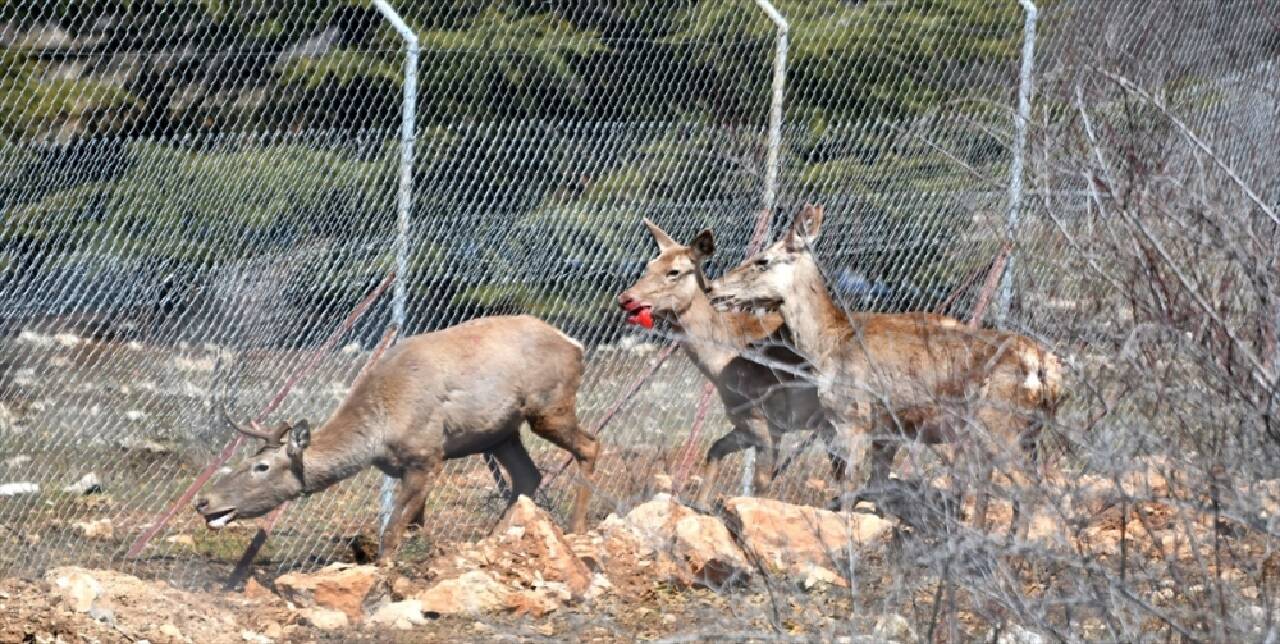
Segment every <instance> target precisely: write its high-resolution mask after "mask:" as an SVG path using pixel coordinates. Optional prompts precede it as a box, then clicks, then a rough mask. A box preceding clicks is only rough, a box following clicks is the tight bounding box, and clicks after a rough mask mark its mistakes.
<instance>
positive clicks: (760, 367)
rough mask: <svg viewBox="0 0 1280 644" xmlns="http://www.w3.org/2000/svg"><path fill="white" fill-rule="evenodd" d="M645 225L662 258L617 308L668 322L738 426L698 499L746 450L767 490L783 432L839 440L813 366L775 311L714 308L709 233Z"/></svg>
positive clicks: (708, 463)
mask: <svg viewBox="0 0 1280 644" xmlns="http://www.w3.org/2000/svg"><path fill="white" fill-rule="evenodd" d="M644 225H645V227H647V228H648V229H649V233H650V234H651V235H652V236H653V239H654V241H655V242H657V245H658V256H657V257H655V258H653V259H652V260H650V261H649V263H648V264H647V265H646V267H645V271H644V274H642V275H641V276H640V277H639V278H638V279H637V280H636V282H635V283H634V284H632V285H631V287H630V288H628V289H626V290H624V291H623V292H622V293H620V294H618V306H619V307H620V308H621V309H622V310H623V311H624V312H625V313H626V314H627V322H628V323H630V324H636V325H639V326H643V327H645V328H653V324H654V320H655V318H656V319H661V320H664V321H666V322H669V323H670V325H671V328H672V330H673V331H675V332H676V334H677V335H678V336H679V338H680V344H681V346H682V347H683V348H684V350H685V353H686V354H687V355H688V356H689V358H690V360H692V361H693V363H694V365H696V366H697V368H698V370H699V371H701V372H702V374H703V375H704V376H706V378H707V379H708V380H710V381H711V382H712V384H714V385H715V386H716V391H717V393H719V395H720V401H721V402H722V403H723V404H724V409H725V414H726V415H727V416H728V417H729V422H730V423H731V424H732V425H733V430H732V431H730V432H729V433H728V434H725V435H724V436H722V437H721V438H720V439H719V440H717V441H716V442H715V443H713V444H712V446H711V449H710V450H709V451H708V452H707V457H706V460H705V461H704V464H703V472H702V478H703V487H702V489H701V491H700V492H699V496H698V502H699V503H702V504H706V502H707V501H708V500H709V499H710V494H711V491H712V485H711V484H712V483H713V482H714V481H715V478H716V476H717V475H718V473H719V471H720V467H721V463H722V461H723V460H724V458H725V457H726V456H729V455H730V454H733V453H735V452H737V451H739V450H743V449H746V448H748V447H755V448H758V450H757V451H758V458H757V459H756V464H755V471H754V473H753V477H754V478H753V481H754V485H755V490H757V492H758V493H763V492H765V491H766V490H768V488H769V485H770V484H771V483H772V481H773V479H774V477H775V476H776V475H777V472H776V471H775V462H776V460H777V454H778V442H779V441H780V440H781V438H782V435H783V434H784V433H787V432H793V431H802V432H818V435H819V437H820V438H823V439H824V441H826V442H828V443H829V442H830V441H831V440H832V439H833V438H834V431H835V430H834V427H833V425H832V424H831V422H830V420H829V419H828V417H827V415H826V413H825V412H823V410H822V407H821V405H820V403H819V400H818V394H817V388H816V387H815V385H814V384H813V382H812V380H811V379H810V378H809V377H808V376H807V373H808V372H809V371H810V369H811V367H810V366H809V364H808V362H807V361H806V360H805V358H804V357H803V356H801V355H800V354H799V353H796V351H795V350H793V349H791V348H790V347H791V339H790V337H789V334H788V332H787V330H786V328H785V327H784V326H783V325H782V316H781V315H779V314H778V313H777V312H769V313H764V314H761V315H755V314H752V313H751V312H748V311H728V312H721V311H717V310H715V309H714V308H713V307H712V306H711V301H710V300H709V299H708V297H707V295H706V293H705V292H704V288H705V284H706V279H705V277H704V276H703V275H702V273H701V270H702V269H701V265H702V263H703V262H705V261H706V260H708V259H710V257H711V256H712V254H714V253H715V237H714V235H713V234H712V232H711V231H710V230H703V231H702V232H701V233H698V235H697V236H696V237H694V239H693V241H692V242H690V243H689V245H688V246H685V245H683V244H680V243H678V242H676V241H675V240H674V239H672V238H671V236H670V235H668V234H667V233H666V231H664V230H662V229H661V228H659V227H658V226H657V224H654V223H653V222H651V221H649V220H648V219H645V220H644ZM855 315H859V314H855ZM887 317H888V318H889V319H893V320H897V321H898V322H900V323H902V324H956V323H957V322H956V321H955V320H952V319H951V318H948V317H945V316H942V315H934V314H931V313H905V314H898V315H893V316H887ZM828 458H829V460H830V462H831V467H832V473H833V475H834V476H835V478H837V479H842V478H843V477H844V474H845V463H844V461H843V460H842V459H841V458H840V457H839V456H837V455H836V454H835V453H834V452H832V451H830V450H828Z"/></svg>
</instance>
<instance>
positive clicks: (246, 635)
mask: <svg viewBox="0 0 1280 644" xmlns="http://www.w3.org/2000/svg"><path fill="white" fill-rule="evenodd" d="M240 639H242V640H244V641H246V642H252V643H253V644H271V638H270V637H267V636H266V635H263V634H262V633H258V632H255V631H251V630H248V629H244V630H242V631H240Z"/></svg>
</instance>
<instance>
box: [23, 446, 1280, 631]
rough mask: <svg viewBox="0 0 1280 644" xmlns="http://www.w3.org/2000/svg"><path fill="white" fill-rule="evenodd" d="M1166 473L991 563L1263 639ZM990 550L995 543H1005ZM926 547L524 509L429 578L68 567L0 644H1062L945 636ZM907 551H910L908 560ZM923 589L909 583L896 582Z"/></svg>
mask: <svg viewBox="0 0 1280 644" xmlns="http://www.w3.org/2000/svg"><path fill="white" fill-rule="evenodd" d="M1159 465H1160V464H1159V463H1154V462H1153V463H1148V464H1147V467H1146V468H1145V469H1139V470H1135V471H1133V472H1130V474H1129V475H1128V476H1124V477H1117V478H1112V479H1104V478H1100V477H1094V478H1088V477H1079V478H1076V479H1074V480H1071V481H1070V482H1069V483H1070V488H1071V490H1072V492H1071V493H1070V494H1068V493H1066V492H1063V493H1062V494H1061V495H1060V497H1059V500H1060V502H1059V503H1058V504H1056V505H1054V506H1051V507H1050V506H1044V507H1042V508H1039V509H1037V511H1036V512H1033V513H1032V516H1031V518H1030V521H1029V529H1028V531H1027V533H1026V534H1025V535H1024V536H1023V537H1022V538H1021V541H1019V542H1018V543H1017V544H1016V546H1015V547H1012V548H1010V549H1009V550H1005V551H1001V552H1002V553H1005V554H1001V555H1000V556H1002V557H1006V558H1011V559H1016V558H1017V557H1020V556H1023V557H1025V558H1026V560H1027V561H1031V559H1032V558H1031V557H1030V556H1029V555H1028V554H1025V553H1032V552H1035V553H1036V554H1037V557H1038V559H1037V560H1036V564H1035V565H1028V566H1026V567H1027V568H1041V567H1048V568H1052V562H1053V561H1055V559H1058V560H1066V559H1068V558H1071V557H1084V558H1085V559H1086V560H1087V562H1088V564H1089V565H1095V564H1096V565H1099V566H1102V567H1106V566H1111V565H1113V563H1114V562H1117V561H1119V562H1120V565H1122V566H1130V567H1133V570H1135V571H1142V570H1144V568H1143V567H1142V564H1143V563H1144V562H1145V563H1147V564H1150V565H1151V567H1149V568H1147V569H1145V570H1148V571H1149V572H1150V571H1154V573H1152V574H1151V576H1150V578H1149V579H1148V580H1147V581H1141V582H1140V581H1135V580H1133V579H1131V580H1130V581H1129V582H1127V583H1128V584H1129V585H1128V586H1127V587H1126V592H1135V593H1141V599H1142V601H1143V602H1145V603H1146V604H1147V605H1149V606H1151V607H1152V614H1153V615H1170V614H1174V613H1175V612H1176V611H1177V610H1180V607H1186V606H1192V607H1194V604H1195V602H1197V601H1201V602H1202V601H1203V598H1204V597H1206V596H1208V595H1206V593H1209V592H1210V591H1209V590H1206V589H1205V588H1204V587H1203V586H1201V587H1200V589H1199V590H1196V588H1195V587H1194V586H1192V585H1191V583H1189V581H1188V580H1186V579H1183V580H1182V581H1175V579H1174V577H1175V576H1176V574H1177V573H1176V571H1177V570H1178V569H1179V568H1178V566H1183V567H1182V568H1181V570H1183V571H1184V572H1185V571H1194V570H1196V568H1195V565H1196V562H1203V561H1214V562H1215V563H1214V564H1213V566H1215V571H1214V572H1215V575H1216V576H1217V579H1218V583H1219V587H1218V588H1217V589H1216V590H1213V592H1215V593H1217V594H1216V595H1214V597H1216V598H1218V599H1219V600H1222V601H1225V600H1226V599H1228V596H1227V595H1226V591H1224V590H1223V588H1226V587H1227V586H1228V585H1229V586H1230V588H1231V591H1230V592H1231V593H1234V594H1232V595H1231V596H1230V597H1229V599H1231V601H1232V605H1233V606H1235V607H1236V608H1242V609H1243V610H1245V611H1246V613H1247V614H1248V615H1252V616H1253V617H1252V618H1256V621H1258V624H1257V625H1256V627H1255V631H1256V632H1257V633H1258V634H1261V633H1262V632H1263V629H1265V628H1266V627H1267V626H1266V624H1267V621H1266V620H1267V616H1268V615H1270V613H1269V612H1268V611H1267V609H1266V604H1265V602H1264V601H1263V600H1264V599H1265V596H1266V595H1267V593H1268V592H1269V590H1268V588H1266V587H1259V586H1258V585H1256V584H1254V583H1253V582H1252V581H1251V579H1252V577H1251V576H1250V575H1249V574H1247V573H1248V570H1247V568H1248V565H1247V564H1248V563H1249V562H1251V561H1265V560H1266V556H1267V555H1266V545H1265V541H1254V540H1252V539H1251V538H1250V536H1249V535H1248V534H1247V530H1246V529H1245V527H1244V526H1241V525H1235V526H1234V527H1233V526H1226V527H1225V528H1224V525H1225V524H1224V523H1223V521H1224V520H1223V519H1222V518H1221V517H1218V518H1215V517H1213V516H1211V515H1208V514H1206V513H1205V512H1204V511H1202V510H1189V509H1188V502H1189V501H1190V500H1191V499H1192V496H1190V495H1191V494H1192V491H1191V490H1189V489H1187V488H1185V487H1184V486H1183V485H1182V484H1181V483H1180V482H1179V481H1178V480H1176V477H1167V476H1166V475H1165V474H1163V473H1161V472H1162V471H1165V470H1163V469H1162V468H1161V467H1159ZM1050 484H1051V485H1061V486H1064V487H1065V486H1067V485H1068V482H1067V481H1057V482H1056V483H1055V482H1050ZM1252 492H1253V493H1254V494H1255V495H1261V496H1260V497H1259V498H1260V499H1261V506H1262V507H1264V508H1267V509H1266V510H1265V511H1264V513H1269V512H1274V511H1275V510H1276V509H1278V508H1280V506H1278V505H1277V500H1278V499H1280V486H1275V485H1270V486H1262V487H1260V488H1258V489H1257V490H1253V491H1252ZM1009 514H1010V508H1009V507H1007V506H1001V505H999V504H997V507H996V508H995V512H994V515H995V516H994V517H993V518H994V521H993V523H994V524H995V525H1000V524H1003V523H1006V522H1007V520H1008V518H1009ZM1261 518H1262V519H1263V520H1267V519H1269V516H1268V517H1261ZM953 527H958V528H960V529H965V528H966V527H967V524H966V523H964V522H961V523H957V524H955V526H953ZM1215 533H1216V534H1218V535H1219V536H1218V538H1216V539H1215V537H1214V535H1215ZM1222 535H1227V536H1225V537H1224V536H1222ZM987 537H990V538H992V540H993V541H997V540H998V541H1000V542H1003V535H1002V534H1001V533H1000V532H999V529H997V530H996V531H995V532H994V533H992V534H989V535H987ZM931 538H932V537H929V536H927V535H924V534H923V533H922V532H921V531H920V529H919V528H918V527H914V526H911V525H909V524H906V523H900V522H899V521H897V520H892V519H885V518H880V517H877V516H875V515H873V514H868V513H865V512H851V513H836V512H828V511H824V510H820V509H816V508H813V507H808V506H800V505H791V504H787V503H783V502H780V501H774V500H769V499H759V498H732V499H727V500H725V501H723V502H722V503H721V504H719V505H718V506H717V508H716V509H715V510H714V511H713V512H711V513H709V514H707V513H699V512H696V511H694V510H692V509H690V508H689V507H686V506H685V505H682V504H681V503H680V502H679V501H677V500H676V499H675V498H673V497H672V496H670V495H668V494H658V495H656V496H654V497H653V498H652V499H651V500H649V501H647V502H645V503H642V504H640V505H639V506H636V507H635V508H634V509H632V510H631V511H630V512H628V513H627V514H625V515H623V516H617V515H610V516H609V517H608V518H606V519H605V520H604V521H602V522H601V523H599V524H598V525H597V526H595V527H594V528H593V529H592V530H590V531H589V532H587V533H585V534H581V535H565V534H564V533H563V532H562V531H561V530H560V528H559V527H558V526H557V525H556V524H555V522H554V521H552V520H551V518H550V517H549V516H548V515H547V514H546V513H545V512H544V511H543V510H542V509H541V508H539V507H538V506H537V505H535V504H534V503H533V502H531V501H530V500H528V499H525V498H522V499H521V500H520V501H519V502H517V504H516V505H514V506H513V507H512V509H511V510H510V511H509V512H508V513H507V515H506V516H505V517H504V519H503V521H502V522H501V523H500V524H498V526H497V527H496V528H495V529H494V531H493V532H492V534H491V535H490V536H488V537H487V538H484V539H481V540H478V541H475V542H468V543H455V544H449V545H447V546H443V547H441V548H438V549H437V550H436V551H435V552H434V553H433V555H432V556H430V557H428V558H426V559H425V560H424V562H423V563H419V564H405V563H401V564H400V565H398V566H396V567H393V568H378V567H374V566H367V565H356V564H347V563H339V564H332V565H330V566H327V567H325V568H322V569H320V570H316V571H312V572H305V573H302V572H300V573H289V574H284V575H280V576H277V577H275V578H266V577H262V576H258V577H255V578H253V579H251V580H250V581H249V582H248V583H247V585H246V587H245V588H244V590H243V591H242V592H226V593H218V592H207V593H193V592H188V591H185V590H181V589H178V588H175V587H173V586H171V585H169V584H167V583H165V582H162V581H153V580H142V579H138V578H136V577H132V576H129V575H125V574H121V573H117V572H113V571H110V570H86V569H81V568H74V567H62V568H53V569H50V570H48V571H46V573H45V575H44V576H43V578H40V579H17V578H11V579H6V580H3V581H0V616H2V617H0V642H27V641H32V642H92V641H99V642H140V641H148V642H319V641H375V640H376V641H441V640H449V641H500V640H504V639H507V640H520V641H538V640H547V641H553V640H554V641H563V640H566V639H568V640H574V641H600V642H606V641H621V640H627V641H633V640H636V639H645V640H648V639H664V638H677V639H680V640H682V641H703V640H706V641H711V640H724V639H729V640H734V641H742V640H752V639H766V638H776V637H777V636H779V635H781V636H784V637H796V638H800V639H804V640H820V641H836V642H850V643H852V642H856V641H881V642H883V641H899V642H913V641H921V640H923V639H925V638H926V637H927V636H931V637H932V639H935V640H937V639H944V640H947V641H955V640H956V639H959V640H966V641H967V640H970V639H974V638H983V639H986V640H988V641H998V642H1004V643H1012V642H1021V643H1026V644H1030V643H1032V642H1041V641H1049V640H1051V639H1056V636H1060V635H1061V633H1057V634H1054V633H1044V632H1037V631H1036V630H1035V629H1032V628H1026V627H1023V626H1021V625H1018V624H1016V621H1004V618H1001V620H1002V621H1001V623H1000V625H999V627H998V628H997V629H995V630H993V626H992V623H993V622H992V615H993V614H997V615H998V614H999V613H998V612H992V611H991V610H989V609H984V608H983V606H982V598H981V597H978V596H977V595H976V594H973V595H971V596H969V597H961V598H960V599H959V600H956V599H955V598H950V599H948V600H946V601H949V602H950V610H951V611H952V614H953V616H954V618H953V619H951V621H950V622H949V624H948V626H947V628H948V629H949V630H944V629H939V630H938V631H937V632H935V631H934V627H935V626H937V625H938V624H939V620H938V618H937V615H938V613H939V611H937V610H936V608H937V607H938V606H939V605H940V601H941V600H940V599H939V598H940V597H941V595H940V594H939V593H940V589H941V588H942V585H941V584H940V583H939V582H937V581H930V580H927V579H925V578H926V577H928V578H929V579H936V577H934V576H936V575H937V573H938V568H937V567H936V566H934V567H933V568H930V567H928V565H924V566H919V565H917V566H916V567H915V568H912V567H911V566H912V565H915V564H909V563H904V562H908V560H909V559H910V558H911V557H916V558H917V559H919V558H920V557H921V553H923V554H924V556H925V558H926V559H927V555H928V554H929V552H930V549H931V548H934V547H935V546H934V545H931V544H933V543H941V542H931V541H929V539H931ZM1228 538H1229V539H1230V542H1229V543H1227V542H1226V541H1224V539H1228ZM904 544H905V545H904ZM1224 544H1226V545H1224ZM913 548H914V553H915V554H911V555H904V554H903V553H910V552H913V550H912V549H913ZM1033 549H1034V550H1033ZM1019 553H1023V554H1019ZM1224 553H1226V554H1224ZM1233 558H1234V560H1235V561H1237V564H1238V565H1235V564H1232V563H1230V561H1229V559H1233ZM851 562H853V565H851ZM1180 562H1181V563H1180ZM1135 563H1136V564H1138V565H1136V566H1135ZM1184 564H1185V565H1184ZM1160 566H1164V567H1160ZM1013 568H1015V569H1017V568H1020V567H1019V566H1013ZM1078 570H1080V568H1079V567H1075V568H1070V567H1063V568H1061V570H1060V571H1059V572H1053V571H1052V570H1048V571H1047V572H1046V571H1045V570H1044V569H1041V570H1039V572H1028V573H1027V574H1026V575H1025V576H1023V577H1022V578H1021V579H1020V581H1019V580H1015V582H1019V583H1021V584H1022V586H1021V587H1020V588H1018V592H1019V593H1022V594H1023V597H1024V599H1026V600H1027V601H1033V600H1035V599H1036V598H1037V597H1045V598H1048V597H1050V595H1051V593H1052V592H1053V591H1052V588H1053V587H1054V586H1055V585H1057V584H1062V583H1064V580H1065V581H1066V582H1071V581H1074V580H1073V579H1071V577H1070V576H1071V575H1075V574H1077V573H1076V572H1074V571H1078ZM917 574H918V575H919V576H920V579H909V578H907V579H904V575H908V576H910V575H917ZM1130 574H1133V575H1136V574H1137V573H1136V572H1135V573H1130ZM1134 579H1136V577H1135V578H1134ZM1148 582H1150V583H1148ZM1166 582H1167V583H1166ZM1224 582H1230V583H1229V584H1226V583H1224ZM935 589H938V592H937V593H935ZM890 594H892V595H891V596H890ZM1259 597H1262V599H1259ZM877 598H884V599H880V600H878V599H877ZM1250 598H1252V599H1250ZM1252 604H1258V605H1257V606H1254V605H1252ZM869 606H871V607H879V608H880V609H882V610H868V607H869ZM984 611H985V612H984ZM1161 611H1163V612H1161ZM1255 613H1256V614H1255ZM1162 619H1165V620H1166V621H1168V618H1167V617H1162ZM1064 624H1065V625H1066V628H1069V629H1070V631H1069V632H1070V633H1071V635H1072V636H1073V637H1080V638H1082V639H1109V637H1108V635H1109V633H1111V634H1113V633H1112V631H1110V630H1109V629H1110V628H1114V626H1113V625H1109V624H1107V623H1105V621H1104V620H1102V619H1100V618H1097V617H1090V616H1088V613H1087V610H1083V611H1080V612H1077V613H1075V614H1068V615H1066V616H1065V617H1064ZM1155 627H1159V623H1155V622H1153V628H1155ZM1206 628H1211V625H1210V626H1206ZM925 631H928V632H927V633H926V632H925ZM1055 635H1056V636H1055Z"/></svg>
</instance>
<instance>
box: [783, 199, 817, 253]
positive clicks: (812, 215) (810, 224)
mask: <svg viewBox="0 0 1280 644" xmlns="http://www.w3.org/2000/svg"><path fill="white" fill-rule="evenodd" d="M822 210H823V208H822V206H821V205H814V204H811V203H807V204H805V205H804V207H803V208H801V209H800V212H799V213H798V214H797V215H796V219H795V221H793V222H791V230H789V231H787V238H786V242H787V250H789V251H792V252H796V251H801V250H806V249H810V248H813V243H814V242H815V241H817V240H818V234H819V233H820V232H821V231H822V214H823V213H822Z"/></svg>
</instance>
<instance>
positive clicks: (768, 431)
mask: <svg viewBox="0 0 1280 644" xmlns="http://www.w3.org/2000/svg"><path fill="white" fill-rule="evenodd" d="M748 427H749V428H750V431H751V441H752V442H753V443H754V444H755V447H756V464H755V471H753V472H752V473H751V474H752V477H751V481H752V486H753V487H754V488H755V489H754V490H753V494H754V495H755V496H765V495H766V494H768V493H769V488H770V487H771V486H772V484H773V467H774V463H776V462H777V460H778V444H777V441H775V440H774V439H773V437H774V433H773V428H772V427H770V426H769V423H768V422H767V421H765V420H764V419H752V420H751V421H750V422H749V423H748Z"/></svg>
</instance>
